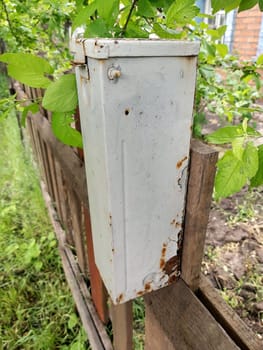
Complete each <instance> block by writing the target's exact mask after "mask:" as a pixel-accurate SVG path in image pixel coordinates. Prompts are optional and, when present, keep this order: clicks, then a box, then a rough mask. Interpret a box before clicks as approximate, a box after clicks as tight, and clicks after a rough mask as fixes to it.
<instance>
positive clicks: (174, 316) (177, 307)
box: [144, 279, 239, 350]
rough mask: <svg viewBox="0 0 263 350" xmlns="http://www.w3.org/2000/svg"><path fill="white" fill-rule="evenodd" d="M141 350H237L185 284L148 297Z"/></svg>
mask: <svg viewBox="0 0 263 350" xmlns="http://www.w3.org/2000/svg"><path fill="white" fill-rule="evenodd" d="M144 299H145V303H146V321H145V332H146V340H145V350H161V349H165V350H201V349H202V350H222V349H225V350H237V349H239V348H238V347H237V346H236V345H235V344H234V342H233V341H232V340H231V339H230V337H229V336H228V335H227V334H226V332H225V331H224V330H223V328H221V327H220V325H218V323H217V322H216V320H215V319H214V318H213V317H212V316H211V314H210V313H209V312H208V311H207V309H206V308H205V307H204V305H203V304H202V303H201V302H200V301H199V300H198V298H197V297H196V296H195V295H194V293H193V292H192V291H191V290H190V288H189V287H188V286H187V285H186V284H185V282H184V281H183V280H182V279H180V280H179V281H178V282H176V283H175V284H174V285H171V286H169V287H166V288H163V289H161V290H159V291H156V292H153V293H151V294H148V295H146V296H145V297H144Z"/></svg>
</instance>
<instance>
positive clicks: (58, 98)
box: [42, 74, 78, 112]
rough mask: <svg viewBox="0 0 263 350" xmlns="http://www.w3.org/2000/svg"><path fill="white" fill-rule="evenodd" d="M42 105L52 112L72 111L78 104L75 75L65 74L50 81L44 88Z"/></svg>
mask: <svg viewBox="0 0 263 350" xmlns="http://www.w3.org/2000/svg"><path fill="white" fill-rule="evenodd" d="M42 105H43V107H44V108H46V109H47V110H49V111H52V112H54V111H56V112H72V111H74V110H75V109H76V107H77V105H78V96H77V87H76V79H75V75H74V74H66V75H63V76H61V77H60V78H59V79H58V80H57V81H55V82H54V83H51V84H50V85H49V87H48V88H47V90H46V93H45V96H44V98H43V101H42Z"/></svg>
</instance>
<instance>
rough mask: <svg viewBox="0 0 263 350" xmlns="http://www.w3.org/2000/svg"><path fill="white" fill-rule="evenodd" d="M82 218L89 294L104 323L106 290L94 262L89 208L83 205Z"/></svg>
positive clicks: (106, 312) (106, 309)
mask: <svg viewBox="0 0 263 350" xmlns="http://www.w3.org/2000/svg"><path fill="white" fill-rule="evenodd" d="M84 218H85V230H86V237H87V251H88V264H89V275H90V276H89V277H90V286H91V295H92V299H93V302H94V304H95V307H96V310H97V312H98V314H99V317H100V319H101V321H102V322H103V323H105V324H106V323H107V322H108V319H109V311H108V305H107V299H108V297H107V292H106V289H105V286H104V283H103V281H102V279H101V276H100V273H99V270H98V268H97V266H96V263H95V256H94V249H93V239H92V230H91V221H90V214H89V210H88V209H87V208H85V207H84Z"/></svg>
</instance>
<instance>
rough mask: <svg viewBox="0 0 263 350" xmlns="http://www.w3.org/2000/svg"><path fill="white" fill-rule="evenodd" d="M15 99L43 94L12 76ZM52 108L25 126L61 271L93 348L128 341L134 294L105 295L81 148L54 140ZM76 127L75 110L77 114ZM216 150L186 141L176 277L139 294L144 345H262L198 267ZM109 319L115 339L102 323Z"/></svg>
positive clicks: (120, 348)
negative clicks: (114, 298)
mask: <svg viewBox="0 0 263 350" xmlns="http://www.w3.org/2000/svg"><path fill="white" fill-rule="evenodd" d="M13 86H14V89H15V90H16V93H17V96H18V98H19V99H25V98H27V99H30V100H34V99H36V98H38V97H41V96H42V95H43V91H42V90H40V89H31V88H28V87H25V86H21V85H19V84H18V83H16V82H14V83H13ZM50 119H51V115H50V113H48V112H47V111H45V110H43V109H41V111H40V112H39V113H37V114H36V115H34V116H32V115H30V116H29V117H28V118H27V133H28V135H29V138H30V140H31V144H32V148H33V151H34V154H35V158H36V161H37V163H38V166H39V168H40V171H41V176H42V180H43V181H42V185H41V187H42V192H43V196H44V199H45V202H46V205H47V208H48V211H49V215H50V218H51V222H52V224H53V227H54V230H55V232H56V235H57V239H58V249H59V252H60V256H61V260H62V263H63V268H64V272H65V276H66V278H67V281H68V284H69V286H70V289H71V292H72V295H73V298H74V300H75V303H76V306H77V309H78V312H79V315H80V318H81V320H82V323H83V326H84V329H85V331H86V332H87V334H88V338H89V341H90V344H91V346H92V349H96V350H97V349H98V350H101V349H105V350H111V349H113V348H114V349H115V350H131V349H132V348H133V340H132V339H133V313H132V302H128V303H125V304H122V305H117V306H114V305H113V304H111V303H110V302H109V300H108V295H107V293H106V290H105V287H104V285H103V281H102V279H101V277H100V274H99V271H98V269H97V267H96V264H95V260H94V252H93V244H92V231H91V222H90V215H89V205H88V194H87V186H86V177H85V169H84V161H83V156H82V152H81V151H80V150H78V149H75V148H72V147H68V146H65V145H63V144H62V143H61V142H59V141H58V140H57V139H56V138H55V137H54V135H53V133H52V130H51V126H50ZM76 123H77V127H78V123H79V121H78V118H76ZM216 160H217V153H216V152H215V151H213V150H211V148H209V147H208V146H206V145H203V144H202V143H200V142H199V141H193V142H192V146H191V164H190V172H189V183H188V194H187V204H186V210H185V213H186V214H185V226H184V236H183V241H182V256H181V278H180V279H179V281H177V282H176V283H174V284H172V285H170V286H169V287H166V288H163V289H161V290H159V291H156V292H153V293H150V294H148V295H146V296H145V297H144V301H145V307H146V313H145V349H146V350H175V349H176V350H184V349H185V350H188V349H194V350H197V349H198V350H199V349H206V350H210V349H211V350H212V349H213V350H217V349H218V350H220V349H224V350H225V349H226V350H228V349H244V350H260V349H262V343H261V342H260V340H259V339H258V338H257V337H256V336H255V334H254V333H253V332H252V331H251V330H250V329H249V328H248V327H247V326H246V325H245V324H244V323H243V322H242V321H241V320H240V318H239V317H238V316H237V315H236V314H235V313H234V311H233V310H231V309H230V308H229V307H228V306H227V304H226V303H225V302H224V301H223V300H222V299H221V297H220V296H219V294H218V293H217V292H216V291H215V290H214V289H213V287H212V286H211V285H210V284H209V282H208V281H207V280H206V278H205V277H204V276H202V275H201V273H200V270H201V260H202V256H203V249H204V240H205V232H206V225H207V221H208V215H209V208H210V200H211V194H212V189H213V179H214V173H215V163H216ZM109 320H110V321H111V322H112V329H113V343H112V341H111V339H110V337H109V336H108V334H107V332H106V330H105V325H106V324H107V323H108V321H109Z"/></svg>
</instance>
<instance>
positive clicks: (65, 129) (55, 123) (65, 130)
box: [51, 112, 82, 148]
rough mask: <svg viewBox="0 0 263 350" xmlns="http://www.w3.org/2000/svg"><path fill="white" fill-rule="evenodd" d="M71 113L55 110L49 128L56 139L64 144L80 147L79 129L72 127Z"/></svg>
mask: <svg viewBox="0 0 263 350" xmlns="http://www.w3.org/2000/svg"><path fill="white" fill-rule="evenodd" d="M72 122H73V118H72V114H71V113H60V112H55V113H53V114H52V120H51V128H52V131H53V133H54V135H55V136H56V138H57V139H58V140H60V141H61V142H63V143H64V144H65V145H69V146H73V147H79V148H82V137H81V134H80V132H79V131H77V130H76V129H73V128H72V127H71V126H70V124H71V123H72Z"/></svg>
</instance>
